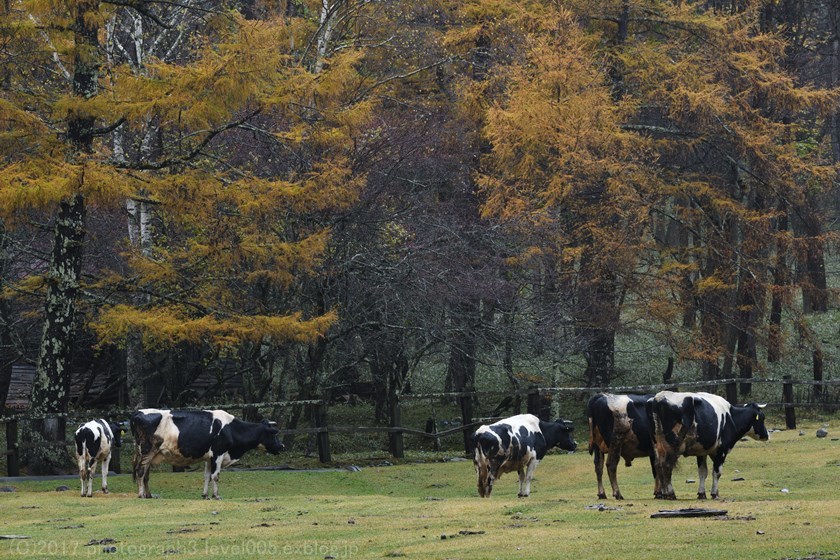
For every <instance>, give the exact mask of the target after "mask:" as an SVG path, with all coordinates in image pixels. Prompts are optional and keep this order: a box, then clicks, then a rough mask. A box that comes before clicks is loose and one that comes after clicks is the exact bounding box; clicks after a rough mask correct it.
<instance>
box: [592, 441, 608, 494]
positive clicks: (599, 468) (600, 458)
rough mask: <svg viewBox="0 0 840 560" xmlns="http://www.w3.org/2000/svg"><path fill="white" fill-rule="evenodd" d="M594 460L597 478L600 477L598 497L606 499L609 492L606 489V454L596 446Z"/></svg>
mask: <svg viewBox="0 0 840 560" xmlns="http://www.w3.org/2000/svg"><path fill="white" fill-rule="evenodd" d="M592 455H593V461H594V462H595V478H596V479H598V499H599V500H606V499H607V493H606V491H605V490H604V459H605V454H604V452H603V451H601V448H600V447H598V446H595V449H594V450H593V453H592Z"/></svg>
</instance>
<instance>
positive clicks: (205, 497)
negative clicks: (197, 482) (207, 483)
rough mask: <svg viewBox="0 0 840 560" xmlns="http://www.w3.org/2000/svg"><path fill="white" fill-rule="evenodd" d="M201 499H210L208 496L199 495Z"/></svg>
mask: <svg viewBox="0 0 840 560" xmlns="http://www.w3.org/2000/svg"><path fill="white" fill-rule="evenodd" d="M201 498H202V499H203V500H209V499H210V496H208V495H207V494H202V495H201Z"/></svg>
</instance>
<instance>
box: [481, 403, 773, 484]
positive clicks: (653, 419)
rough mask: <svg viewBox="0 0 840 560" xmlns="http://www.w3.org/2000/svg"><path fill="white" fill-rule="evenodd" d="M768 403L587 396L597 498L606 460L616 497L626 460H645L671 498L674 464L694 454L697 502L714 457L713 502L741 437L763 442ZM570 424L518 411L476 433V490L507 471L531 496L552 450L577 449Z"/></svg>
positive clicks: (766, 435)
mask: <svg viewBox="0 0 840 560" xmlns="http://www.w3.org/2000/svg"><path fill="white" fill-rule="evenodd" d="M765 406H766V405H760V404H756V403H748V404H746V405H744V406H732V405H731V404H729V402H728V401H727V400H726V399H724V398H722V397H719V396H717V395H712V394H710V393H675V392H673V391H662V392H659V393H657V394H656V395H613V394H610V393H601V394H598V395H595V396H593V397H592V398H591V399H589V403H588V404H587V407H586V416H587V419H588V422H589V453H590V454H591V455H593V456H594V459H595V476H596V478H597V479H598V497H599V498H601V499H605V498H606V497H607V495H606V492H605V491H604V483H603V480H602V479H603V473H604V463H605V462H606V465H607V474H609V477H610V484H611V485H612V494H613V497H615V499H617V500H621V499H623V498H624V497H623V496H622V494H621V491H620V490H619V489H618V479H617V478H616V469H617V467H618V462H619V460H620V459H621V458H624V461H625V464H626V465H627V466H630V465H631V464H632V462H633V459H637V458H639V457H648V458H649V459H650V465H651V469H652V471H653V478H654V491H653V494H654V496H655V497H656V498H660V499H666V500H674V499H676V495H675V494H674V486H673V484H672V483H671V474H672V473H673V471H674V466H675V465H676V463H677V459H678V458H679V457H680V456H681V455H682V456H696V457H697V471H698V477H699V479H700V487H699V489H698V491H697V498H699V499H706V478H707V476H708V474H709V471H708V465H707V459H706V458H707V457H711V459H712V498H717V497H718V495H719V494H718V482H719V481H720V475H721V472H722V467H723V462H724V461H725V460H726V456H727V455H728V454H729V452H730V451H732V448H733V447H734V446H735V443H736V442H738V440H740V439H741V438H742V437H744V436H747V435H748V436H750V437H753V438H755V439H759V440H762V441H766V440H767V439H768V437H769V436H768V434H767V429H766V428H765V427H764V412H763V411H762V409H763V408H764V407H765ZM571 430H572V428H571V426H570V423H569V422H568V421H566V420H558V421H557V422H543V421H541V420H539V419H538V418H537V417H536V416H532V415H530V414H520V415H518V416H512V417H510V418H507V419H505V420H500V421H499V422H496V423H495V424H491V425H489V426H481V427H480V428H479V429H478V430H477V431H476V432H475V436H474V438H475V440H474V443H475V459H474V464H475V469H476V472H477V473H478V493H479V495H481V496H483V497H488V496H490V492H491V491H492V489H493V482H494V481H495V480H497V479H498V478H499V477H500V476H501V475H502V474H504V473H507V472H513V471H517V472H518V473H519V496H520V497H525V496H528V494H529V493H530V487H531V477H532V476H533V475H534V470H535V469H536V467H537V464H538V463H539V462H540V460H542V458H543V457H544V456H545V453H546V451H547V450H548V449H550V448H552V447H554V446H557V447H560V448H561V449H565V450H568V451H574V449H575V442H574V441H573V440H572V438H571V435H570V432H571Z"/></svg>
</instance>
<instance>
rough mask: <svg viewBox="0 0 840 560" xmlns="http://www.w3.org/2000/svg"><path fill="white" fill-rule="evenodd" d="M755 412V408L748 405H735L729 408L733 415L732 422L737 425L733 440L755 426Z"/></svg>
mask: <svg viewBox="0 0 840 560" xmlns="http://www.w3.org/2000/svg"><path fill="white" fill-rule="evenodd" d="M755 414H756V412H755V410H753V409H752V408H751V407H748V406H733V407H731V408H730V409H729V415H730V416H731V417H732V423H733V425H734V427H735V438H734V439H733V442H735V441H738V440H739V439H741V438H742V437H744V436H745V435H747V432H749V431H750V428H752V426H753V417H754V416H755Z"/></svg>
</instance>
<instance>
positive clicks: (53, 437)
mask: <svg viewBox="0 0 840 560" xmlns="http://www.w3.org/2000/svg"><path fill="white" fill-rule="evenodd" d="M98 11H99V0H77V1H76V2H75V3H74V5H73V6H72V7H71V13H72V16H73V20H74V24H73V41H74V49H73V77H72V91H73V95H74V96H76V97H78V98H81V99H91V98H93V97H95V96H96V94H97V93H98V91H99V65H100V52H99V17H98V13H97V12H98ZM65 122H66V124H67V142H68V144H69V147H70V151H69V152H68V159H69V160H70V161H71V162H72V163H75V164H77V165H78V166H79V167H80V171H79V177H78V178H77V179H76V184H75V185H73V188H74V191H75V192H73V193H72V194H70V195H69V196H68V197H67V198H65V199H64V200H62V201H61V203H60V204H59V209H58V214H57V216H56V220H55V241H54V245H53V250H52V256H51V260H50V268H49V272H48V275H47V279H46V281H47V295H46V305H45V316H44V331H43V336H42V339H41V346H40V350H39V352H38V364H37V367H36V371H35V380H34V382H33V385H32V395H31V399H30V402H31V404H30V412H31V414H32V416H33V417H34V420H33V422H32V428H33V430H32V439H33V442H34V443H36V444H37V443H44V444H46V445H45V446H37V447H34V448H33V449H32V451H31V453H30V456H29V467H30V472H31V473H32V474H47V473H51V472H63V469H64V467H65V466H66V464H67V462H68V460H69V456H68V454H67V448H66V446H65V444H64V442H65V433H64V429H65V423H66V419H65V417H64V413H66V411H67V403H68V398H69V392H70V379H71V371H70V356H71V354H72V347H73V336H74V332H75V322H76V296H77V293H78V291H79V280H80V276H81V270H82V247H83V243H84V239H85V223H84V221H85V198H84V196H83V195H82V194H81V187H82V186H83V185H84V182H85V178H84V170H85V168H84V161H83V158H84V155H85V154H89V153H91V152H92V151H93V138H94V134H95V130H94V126H95V123H96V117H95V116H94V115H90V114H88V113H86V112H85V110H84V109H75V110H71V111H69V112H68V114H67V117H66V121H65ZM80 156H81V157H80Z"/></svg>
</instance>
